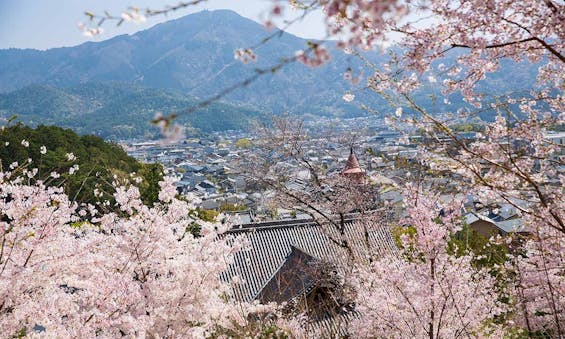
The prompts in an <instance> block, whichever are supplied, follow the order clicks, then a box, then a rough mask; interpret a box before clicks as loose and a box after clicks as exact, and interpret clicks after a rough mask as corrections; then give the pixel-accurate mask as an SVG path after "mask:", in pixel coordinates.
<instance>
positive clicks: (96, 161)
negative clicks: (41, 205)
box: [0, 124, 163, 204]
mask: <svg viewBox="0 0 565 339" xmlns="http://www.w3.org/2000/svg"><path fill="white" fill-rule="evenodd" d="M0 140H1V141H2V143H1V144H0V162H1V166H2V170H15V169H16V168H18V169H20V170H23V169H29V170H31V168H37V173H36V174H35V175H34V180H45V182H46V183H47V184H48V185H49V186H60V187H63V188H64V190H65V193H66V194H67V195H68V196H69V197H70V198H71V199H72V200H73V201H76V202H78V203H91V204H93V203H95V202H101V201H104V200H105V199H108V198H109V197H111V196H112V194H113V192H114V190H113V187H112V182H114V181H116V180H118V181H122V182H123V181H124V180H128V181H129V180H133V179H134V178H133V177H134V176H135V177H139V178H140V179H141V181H140V182H139V187H140V191H141V197H142V199H143V201H144V202H145V203H148V204H152V203H153V202H155V201H157V199H158V192H159V186H158V182H159V181H160V180H162V177H163V174H162V171H163V169H162V166H161V165H159V164H143V163H140V162H139V161H137V160H135V159H134V158H132V157H130V156H128V155H127V154H126V152H125V151H124V150H123V149H122V148H121V147H120V146H119V145H117V144H114V143H110V142H106V141H104V140H103V139H101V138H100V137H97V136H92V135H82V136H81V135H78V134H76V133H74V132H73V131H71V130H69V129H63V128H60V127H55V126H43V125H42V126H39V127H37V128H35V129H34V128H30V127H28V126H24V125H21V124H16V125H14V126H11V127H8V128H5V129H4V130H3V131H1V132H0ZM23 140H25V142H23ZM28 159H30V160H31V161H33V162H32V163H27V162H28ZM51 173H57V174H55V175H53V176H52V175H51ZM98 192H99V193H98Z"/></svg>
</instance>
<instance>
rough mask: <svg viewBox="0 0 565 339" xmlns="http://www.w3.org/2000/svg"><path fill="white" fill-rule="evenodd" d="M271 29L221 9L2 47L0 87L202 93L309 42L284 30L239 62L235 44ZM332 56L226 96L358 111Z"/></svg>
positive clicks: (277, 107)
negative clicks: (116, 86) (346, 97)
mask: <svg viewBox="0 0 565 339" xmlns="http://www.w3.org/2000/svg"><path fill="white" fill-rule="evenodd" d="M271 33H272V32H268V31H266V30H265V29H264V28H263V26H261V25H259V24H258V23H256V22H254V21H252V20H249V19H246V18H243V17H241V16H239V15H238V14H236V13H235V12H232V11H228V10H218V11H203V12H200V13H196V14H191V15H187V16H185V17H182V18H180V19H176V20H171V21H168V22H165V23H162V24H158V25H156V26H154V27H152V28H150V29H148V30H145V31H141V32H138V33H136V34H133V35H121V36H117V37H114V38H112V39H109V40H106V41H102V42H88V43H84V44H82V45H79V46H75V47H68V48H55V49H50V50H47V51H36V50H18V49H8V50H0V92H9V91H13V90H16V89H21V88H23V87H26V86H29V85H31V84H48V85H50V86H55V87H66V86H74V85H77V84H82V83H86V82H109V81H117V82H128V83H131V84H135V85H138V86H144V87H153V88H167V89H176V90H180V91H182V92H183V93H185V94H188V95H191V96H194V97H200V98H205V97H208V96H211V95H213V94H215V93H217V92H219V91H220V90H221V89H223V88H225V87H228V86H230V85H233V84H235V83H238V82H239V81H241V80H243V79H244V78H246V77H248V76H250V75H252V74H254V72H255V69H256V68H265V67H270V66H273V65H275V64H277V63H278V62H279V60H280V59H281V58H282V57H288V56H292V55H294V52H295V51H296V50H299V49H304V48H306V41H305V40H303V39H300V38H298V37H295V36H293V35H291V34H288V33H284V34H282V35H281V36H280V37H278V38H275V39H273V40H271V41H270V42H269V43H267V44H264V45H263V46H261V47H260V48H258V49H257V51H256V52H257V55H258V56H259V60H258V62H257V63H253V64H248V65H244V64H242V63H241V62H239V61H237V60H235V59H234V51H235V50H236V49H237V48H240V47H247V46H252V45H256V44H257V43H258V42H260V41H261V40H262V39H264V38H265V37H266V36H268V35H269V34H271ZM335 57H336V58H337V60H336V62H333V63H330V64H328V65H326V66H324V67H320V68H317V69H309V68H308V67H306V66H304V65H300V64H293V65H289V66H288V67H285V68H284V69H282V70H280V71H278V72H277V74H274V75H273V74H267V75H265V76H263V77H261V79H259V80H258V81H256V82H255V83H253V84H251V85H250V86H249V87H247V88H242V89H239V90H237V91H235V92H234V93H232V94H231V95H228V96H227V97H226V100H229V101H237V102H241V103H246V104H249V105H254V106H256V107H258V108H259V109H263V110H269V111H273V112H274V113H280V112H283V111H287V110H290V111H295V112H303V111H308V112H310V113H315V114H319V113H322V114H324V113H325V114H332V115H333V114H335V113H338V114H341V115H344V114H355V112H348V110H350V111H351V110H353V111H355V110H356V109H355V106H352V105H344V104H342V102H341V100H340V98H341V96H342V95H343V92H344V91H345V90H346V89H347V88H348V84H347V83H346V82H345V81H343V80H342V78H341V73H342V72H343V71H344V70H345V68H346V67H347V66H346V65H347V63H346V62H345V56H344V55H343V54H342V55H339V56H335ZM337 65H339V67H338V66H337ZM305 94H307V95H305ZM338 99H339V100H338ZM336 109H337V112H336Z"/></svg>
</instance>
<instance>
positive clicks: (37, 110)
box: [0, 83, 262, 139]
mask: <svg viewBox="0 0 565 339" xmlns="http://www.w3.org/2000/svg"><path fill="white" fill-rule="evenodd" d="M197 101H198V99H197V98H195V97H192V96H187V95H184V94H182V93H181V92H179V91H175V90H165V89H151V88H142V87H139V86H133V85H129V84H124V83H122V84H117V83H113V84H102V83H86V84H80V85H76V86H73V87H68V88H57V87H52V86H48V85H32V86H28V87H25V88H22V89H20V90H17V91H14V92H11V93H8V94H0V117H3V118H4V119H7V118H9V117H11V116H12V115H17V120H16V121H21V122H23V123H25V124H29V125H37V124H47V125H57V126H63V127H66V128H71V129H73V130H74V131H75V132H77V133H81V134H96V135H98V136H101V137H104V138H111V139H127V138H143V137H145V138H155V137H157V136H158V129H157V128H156V127H155V126H153V125H152V124H151V119H152V118H153V117H154V116H155V114H156V113H158V112H167V113H171V112H178V113H181V112H182V111H183V110H184V109H185V108H187V107H190V106H192V105H194V104H195V103H196V102H197ZM261 117H262V114H261V113H259V111H257V110H256V109H253V108H251V107H248V106H244V105H231V104H225V103H221V102H216V103H213V104H211V105H210V106H208V107H204V108H202V109H199V110H198V111H196V112H193V113H191V114H179V118H178V122H179V123H182V124H185V125H188V126H189V127H192V128H194V129H198V130H200V131H202V132H211V131H218V130H230V129H246V128H249V127H250V125H251V124H252V123H253V122H254V121H256V120H258V119H261Z"/></svg>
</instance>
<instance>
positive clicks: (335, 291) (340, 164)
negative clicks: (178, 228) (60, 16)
mask: <svg viewBox="0 0 565 339" xmlns="http://www.w3.org/2000/svg"><path fill="white" fill-rule="evenodd" d="M243 138H248V136H247V135H245V134H240V133H233V134H227V135H223V136H218V135H216V136H212V137H210V138H209V139H200V140H188V141H186V142H185V143H184V144H180V145H175V146H159V145H148V144H132V145H130V149H129V150H130V154H133V155H135V156H136V157H137V158H140V159H145V160H147V161H159V162H161V163H163V164H164V165H165V166H166V167H167V168H168V170H169V173H170V174H172V175H175V176H176V177H177V179H178V191H179V193H180V194H192V195H195V196H197V197H198V198H200V199H201V204H200V208H202V209H206V210H216V211H225V212H228V213H231V214H233V215H236V216H237V218H236V219H233V220H235V224H236V225H235V226H234V227H233V228H232V229H231V230H230V231H228V232H227V233H226V234H224V235H223V236H225V237H232V236H244V237H246V238H247V239H248V240H249V243H250V245H251V246H250V247H249V250H247V251H243V252H240V253H238V254H237V255H236V258H235V261H234V263H233V264H232V265H231V266H230V267H229V269H228V271H227V272H225V274H224V277H223V278H224V279H226V280H227V281H232V280H234V279H236V278H235V277H237V281H238V283H237V284H234V285H233V286H235V287H234V290H233V293H234V296H235V297H236V298H237V299H239V300H241V301H253V300H258V301H260V302H263V303H268V302H277V303H286V305H287V306H286V308H285V311H286V312H295V313H304V314H307V315H308V319H309V320H308V321H307V322H306V323H305V324H304V326H308V327H309V329H310V330H311V331H313V332H312V333H317V335H319V336H320V337H335V336H342V335H343V336H345V335H347V333H345V332H344V331H345V330H344V329H345V328H347V322H348V321H349V320H350V319H351V318H352V317H354V316H355V310H354V305H353V304H352V303H351V300H350V299H348V298H347V296H346V295H344V294H342V293H341V292H340V289H341V288H343V284H344V281H343V277H344V276H345V275H346V274H347V272H346V270H347V269H348V267H351V265H350V264H351V262H352V261H353V260H370V258H371V257H374V256H383V255H397V253H398V250H397V248H396V246H395V242H394V239H393V236H392V233H391V227H392V226H396V227H402V226H405V227H409V226H410V225H403V223H402V218H403V215H404V210H403V205H402V200H403V195H402V192H401V189H400V187H401V186H402V183H403V180H406V178H409V177H410V175H411V173H410V171H411V165H412V164H413V163H414V162H415V158H416V156H417V150H416V148H415V147H413V145H410V144H403V143H400V142H398V135H397V134H395V133H393V132H390V131H385V132H383V133H382V134H380V135H378V136H377V137H374V136H371V137H365V138H358V139H357V140H356V144H355V148H356V150H357V151H354V149H353V147H350V148H349V147H343V145H340V144H338V143H336V142H332V141H331V140H329V139H328V138H320V139H312V141H311V142H310V144H306V145H305V146H304V147H305V148H304V157H306V158H307V159H308V161H311V162H315V163H317V164H320V166H321V167H322V168H324V169H325V170H326V173H327V174H328V175H334V176H337V177H340V178H345V180H348V182H349V183H350V185H351V187H354V186H356V185H369V186H373V187H378V190H377V191H376V193H375V194H374V196H371V197H370V199H374V200H375V201H376V203H375V205H374V206H376V207H377V208H382V207H383V206H386V213H385V214H379V218H367V217H366V216H365V214H363V213H360V212H362V211H360V210H359V209H355V208H353V209H351V210H350V211H345V212H347V213H345V214H342V215H341V218H340V219H339V220H338V221H336V222H335V223H334V222H331V220H330V221H329V222H326V221H320V219H319V218H316V216H314V215H312V214H311V213H304V212H305V209H302V208H300V206H297V207H296V208H293V206H284V208H282V206H277V207H276V208H277V213H275V214H273V213H267V212H266V206H265V201H266V199H265V198H266V196H267V195H269V194H271V193H272V192H271V193H269V192H268V190H266V189H265V187H261V186H260V185H258V184H257V182H256V181H254V180H251V178H250V177H251V176H250V175H249V173H245V172H242V171H240V170H239V168H240V166H239V165H240V164H241V163H242V162H243V161H244V160H246V159H248V158H250V157H251V155H257V154H254V152H260V150H258V149H255V148H253V147H243V148H242V147H238V146H237V144H240V145H241V144H242V143H241V142H240V143H238V142H237V141H238V140H241V139H243ZM260 156H264V157H268V156H270V155H269V154H260ZM281 162H282V163H281V164H279V165H281V166H282V167H284V168H285V169H288V170H290V172H293V171H294V175H292V176H290V177H289V178H288V182H287V183H285V186H284V187H286V188H287V189H291V190H294V191H295V192H300V191H301V190H302V191H305V192H306V191H307V190H308V183H309V181H311V180H312V177H311V175H310V174H309V173H308V171H306V172H304V169H303V168H300V167H299V166H297V165H296V163H295V162H292V161H290V160H289V161H284V160H282V161H281ZM428 165H429V164H428ZM451 182H452V180H450V178H449V177H433V178H428V179H427V180H424V181H423V185H428V187H438V186H440V187H443V188H445V189H446V194H445V196H444V197H442V198H444V199H451V195H450V193H452V192H450V190H451V188H450V184H451ZM346 186H347V185H346ZM313 195H314V194H313ZM463 201H464V204H463V207H462V215H463V220H464V222H465V223H466V224H467V225H468V226H469V227H470V229H472V230H474V231H475V232H476V233H477V234H479V235H481V236H484V237H486V238H488V237H490V236H493V235H501V236H506V235H508V234H521V235H525V236H527V234H528V232H529V230H528V227H527V225H525V224H524V222H523V220H522V218H521V214H520V209H523V208H527V202H525V201H520V200H512V201H502V202H497V203H490V204H485V203H483V202H481V201H480V200H479V199H478V198H477V197H474V196H468V197H464V199H463ZM306 212H307V211H306ZM369 215H370V214H369ZM383 215H384V216H386V217H383ZM330 218H338V216H336V215H330ZM330 218H328V220H329V219H330ZM336 220H337V219H336ZM336 226H337V227H336Z"/></svg>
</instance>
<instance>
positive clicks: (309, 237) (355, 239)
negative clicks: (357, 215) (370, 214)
mask: <svg viewBox="0 0 565 339" xmlns="http://www.w3.org/2000/svg"><path fill="white" fill-rule="evenodd" d="M228 234H234V235H237V234H241V235H244V236H245V237H247V238H248V239H249V242H250V244H251V248H250V249H249V250H248V251H243V252H239V253H237V254H236V256H235V262H234V263H233V264H232V265H231V266H230V267H229V269H228V271H227V272H226V273H225V275H224V278H225V279H227V280H231V279H232V278H233V277H234V276H236V275H238V276H239V278H241V279H243V281H244V282H243V283H242V284H238V285H236V286H235V287H234V288H235V290H234V296H235V297H236V298H237V299H239V300H241V301H251V300H254V299H255V298H256V297H257V296H258V294H259V292H260V291H261V289H262V288H263V287H264V286H265V285H266V284H267V283H268V282H269V280H271V279H272V278H273V276H274V275H275V274H276V272H277V270H278V269H279V268H280V267H282V265H283V263H284V261H285V258H286V257H287V256H288V255H289V254H290V253H291V251H292V246H294V247H298V248H300V249H301V250H303V251H304V252H305V253H307V254H308V255H310V256H312V257H314V258H317V259H321V260H323V261H328V262H331V263H335V264H338V265H347V264H348V262H349V260H350V258H351V256H350V255H348V251H347V250H346V249H345V248H344V247H342V246H340V245H338V244H337V243H336V242H340V241H344V240H345V241H347V243H349V244H350V248H351V249H352V252H353V255H354V256H355V257H356V258H359V259H363V258H367V257H368V255H369V254H370V255H373V256H381V255H383V254H385V253H395V252H396V247H395V245H394V241H393V239H392V236H391V234H390V232H389V229H388V227H387V226H381V225H378V224H376V223H372V222H367V221H364V222H361V221H360V219H354V220H349V221H347V222H346V226H345V230H344V232H343V234H344V236H341V235H340V232H339V231H337V230H336V229H335V228H334V227H332V226H329V225H328V226H320V225H318V224H316V223H313V222H312V220H302V221H300V220H297V221H293V222H282V223H281V222H274V223H273V222H271V223H263V224H252V225H243V226H242V227H241V228H236V229H233V230H231V231H229V232H228ZM332 239H333V240H332Z"/></svg>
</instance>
